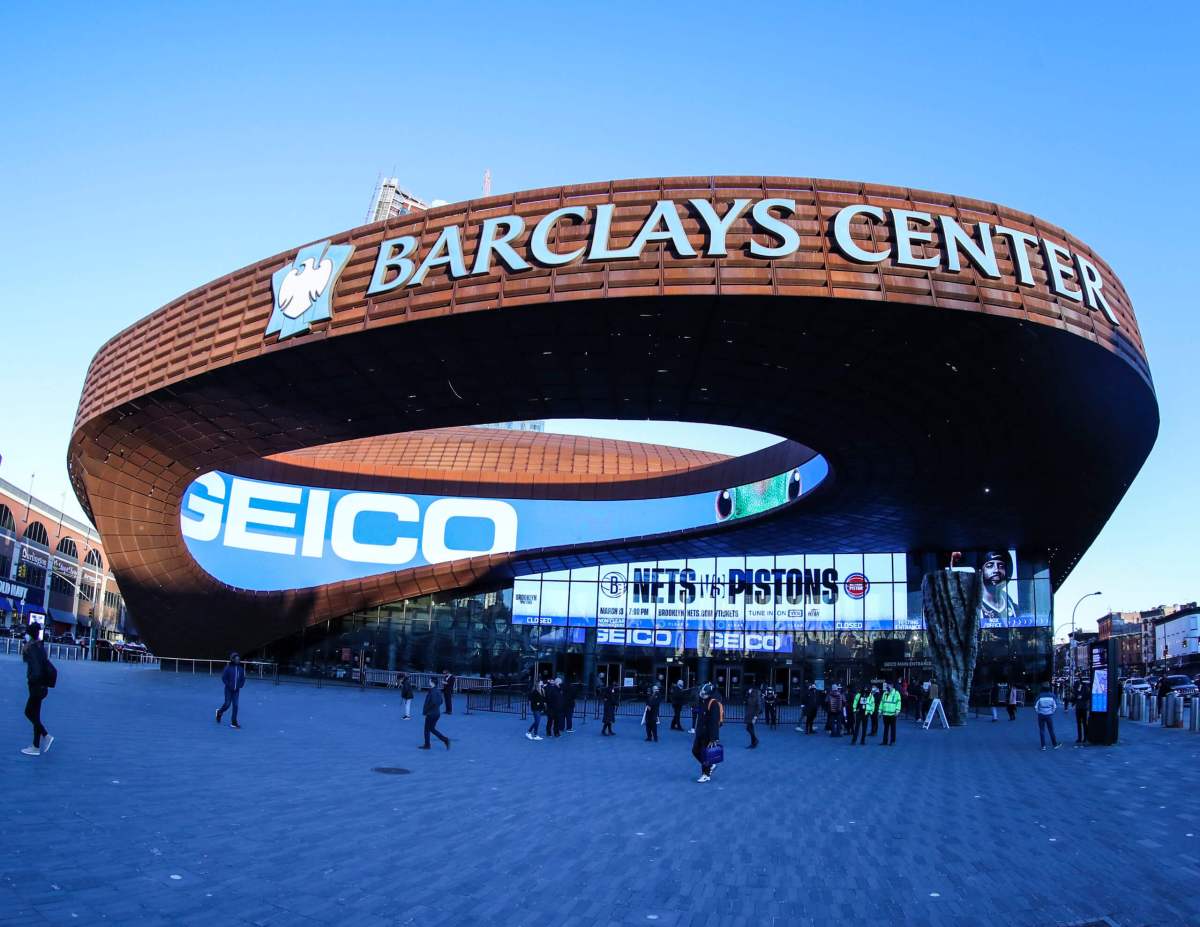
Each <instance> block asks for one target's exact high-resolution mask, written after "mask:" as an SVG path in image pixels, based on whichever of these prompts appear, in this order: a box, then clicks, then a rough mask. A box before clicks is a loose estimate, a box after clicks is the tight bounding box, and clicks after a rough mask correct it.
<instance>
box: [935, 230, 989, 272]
mask: <svg viewBox="0 0 1200 927" xmlns="http://www.w3.org/2000/svg"><path fill="white" fill-rule="evenodd" d="M938 219H939V220H940V221H941V225H942V244H943V246H944V247H945V249H946V267H947V269H949V270H953V271H956V272H957V271H959V270H961V269H962V264H961V263H960V262H959V259H958V249H959V248H962V250H963V252H964V253H965V254H966V255H967V259H968V260H969V261H970V262H971V263H972V264H974V265H975V267H976V268H978V270H979V272H980V273H981V274H983V275H984V276H985V277H991V278H992V279H993V280H999V279H1000V266H999V265H998V264H997V263H996V245H995V242H993V241H992V227H991V225H990V224H989V223H987V222H980V223H979V244H978V245H976V244H975V240H974V239H973V238H972V237H971V236H970V235H968V234H967V232H966V229H964V228H963V227H962V226H961V225H959V224H958V221H957V220H956V219H952V218H951V217H950V216H938Z"/></svg>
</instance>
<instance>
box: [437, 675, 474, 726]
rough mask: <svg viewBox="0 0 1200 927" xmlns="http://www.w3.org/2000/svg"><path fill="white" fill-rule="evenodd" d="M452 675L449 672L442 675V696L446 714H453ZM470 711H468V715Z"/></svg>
mask: <svg viewBox="0 0 1200 927" xmlns="http://www.w3.org/2000/svg"><path fill="white" fill-rule="evenodd" d="M454 681H455V680H454V674H453V673H451V672H450V670H445V671H443V673H442V696H443V698H445V700H446V714H448V715H452V714H454ZM469 712H470V710H469V709H468V713H469Z"/></svg>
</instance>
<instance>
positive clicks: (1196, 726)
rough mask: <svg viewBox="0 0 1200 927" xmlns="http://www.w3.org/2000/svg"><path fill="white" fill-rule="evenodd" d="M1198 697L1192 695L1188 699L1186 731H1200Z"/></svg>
mask: <svg viewBox="0 0 1200 927" xmlns="http://www.w3.org/2000/svg"><path fill="white" fill-rule="evenodd" d="M1197 709H1200V696H1196V695H1193V696H1192V697H1191V698H1190V699H1188V730H1189V731H1200V711H1198V710H1197Z"/></svg>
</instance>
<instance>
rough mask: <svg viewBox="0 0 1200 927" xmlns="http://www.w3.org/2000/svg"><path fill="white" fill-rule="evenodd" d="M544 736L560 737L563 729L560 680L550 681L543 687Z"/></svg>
mask: <svg viewBox="0 0 1200 927" xmlns="http://www.w3.org/2000/svg"><path fill="white" fill-rule="evenodd" d="M544 691H545V693H546V736H547V737H561V736H562V728H563V689H562V685H561V680H560V679H559V678H557V677H555V678H554V679H551V680H550V681H549V682H548V683H546V686H545V690H544Z"/></svg>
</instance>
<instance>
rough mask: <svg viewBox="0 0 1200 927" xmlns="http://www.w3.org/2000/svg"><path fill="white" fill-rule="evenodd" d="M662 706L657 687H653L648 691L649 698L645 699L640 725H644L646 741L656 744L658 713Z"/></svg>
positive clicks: (660, 695)
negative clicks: (644, 708)
mask: <svg viewBox="0 0 1200 927" xmlns="http://www.w3.org/2000/svg"><path fill="white" fill-rule="evenodd" d="M661 705H662V693H661V692H660V691H659V688H658V686H654V688H652V689H651V690H650V697H649V698H647V699H646V710H645V712H644V713H643V714H642V723H643V724H645V725H646V741H647V742H649V741H654V743H658V713H659V708H660V706H661Z"/></svg>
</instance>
